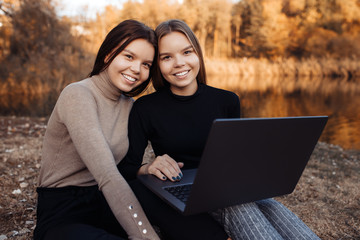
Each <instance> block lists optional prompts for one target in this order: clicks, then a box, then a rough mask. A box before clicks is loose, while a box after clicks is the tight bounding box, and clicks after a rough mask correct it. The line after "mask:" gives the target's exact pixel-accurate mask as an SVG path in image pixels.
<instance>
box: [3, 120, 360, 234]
mask: <svg viewBox="0 0 360 240" xmlns="http://www.w3.org/2000/svg"><path fill="white" fill-rule="evenodd" d="M46 121H47V120H46V119H45V118H19V117H17V118H16V117H0V183H1V185H0V192H1V200H0V240H4V239H32V232H33V229H34V228H35V225H36V192H35V189H36V182H37V175H38V172H39V168H40V158H41V145H42V140H43V135H44V132H45V130H46ZM148 156H151V152H148ZM277 200H279V201H281V202H282V203H284V204H285V205H286V206H287V207H288V208H289V209H291V210H292V211H293V212H295V213H296V214H297V215H298V216H299V217H300V218H301V219H302V220H303V221H304V222H305V223H306V224H307V225H308V226H309V227H310V228H311V229H312V230H313V231H314V232H315V233H316V234H317V235H318V236H319V237H320V238H321V239H342V240H346V239H360V151H354V150H353V151H351V150H343V149H342V148H341V147H339V146H334V145H329V144H326V143H321V142H319V143H318V145H317V147H316V148H315V150H314V153H313V155H312V157H311V159H310V161H309V164H308V165H307V167H306V169H305V171H304V173H303V175H302V177H301V179H300V182H299V184H298V185H297V187H296V189H295V191H294V192H293V193H292V194H290V195H287V196H284V197H279V198H277Z"/></svg>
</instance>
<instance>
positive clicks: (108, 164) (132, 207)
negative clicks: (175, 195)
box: [58, 85, 159, 239]
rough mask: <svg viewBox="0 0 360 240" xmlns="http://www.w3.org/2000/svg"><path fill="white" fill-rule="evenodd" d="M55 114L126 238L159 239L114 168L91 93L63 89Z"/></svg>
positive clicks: (78, 88) (73, 88)
mask: <svg viewBox="0 0 360 240" xmlns="http://www.w3.org/2000/svg"><path fill="white" fill-rule="evenodd" d="M58 111H59V116H60V118H61V121H62V122H63V123H64V124H65V126H66V128H67V129H68V132H69V134H70V137H71V140H72V141H73V144H74V145H75V148H76V150H77V152H78V154H79V155H80V157H81V159H82V160H83V162H84V164H85V165H86V167H87V169H88V170H89V171H90V173H91V174H92V175H93V177H94V179H95V180H96V182H97V183H98V186H99V189H100V190H101V191H102V192H103V194H104V196H105V198H106V200H107V202H108V204H109V206H110V208H111V210H112V211H113V213H114V215H115V217H116V218H117V220H118V221H119V223H120V224H121V226H122V227H123V228H124V229H125V231H126V232H127V234H128V235H129V239H159V238H158V236H157V235H156V233H155V231H154V230H153V228H152V226H151V224H150V223H149V221H148V220H147V218H146V216H145V213H144V212H143V210H142V208H141V206H140V203H139V202H138V200H137V199H136V197H135V195H134V193H133V192H132V190H131V188H130V187H129V185H128V184H127V182H126V181H125V179H124V178H123V177H122V176H121V174H120V173H119V171H118V170H117V168H116V164H115V159H114V156H113V154H112V152H111V149H110V147H109V146H108V144H107V141H106V139H105V136H104V135H103V132H102V129H101V127H100V122H99V118H98V109H97V107H96V102H95V99H94V97H93V96H92V94H91V92H90V91H89V90H88V89H87V88H85V87H83V86H81V85H73V86H72V87H67V88H65V89H64V91H63V93H62V94H61V96H60V98H59V100H58Z"/></svg>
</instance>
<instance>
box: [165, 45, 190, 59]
mask: <svg viewBox="0 0 360 240" xmlns="http://www.w3.org/2000/svg"><path fill="white" fill-rule="evenodd" d="M190 48H193V46H192V45H189V46H187V47H184V48H183V49H181V51H182V52H183V51H185V50H188V49H190ZM163 55H169V53H167V52H164V53H159V57H161V56H163Z"/></svg>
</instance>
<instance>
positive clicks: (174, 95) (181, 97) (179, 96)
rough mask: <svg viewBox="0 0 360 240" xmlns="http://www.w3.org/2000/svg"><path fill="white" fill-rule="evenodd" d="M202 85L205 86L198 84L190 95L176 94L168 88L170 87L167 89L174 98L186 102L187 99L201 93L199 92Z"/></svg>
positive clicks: (189, 99) (201, 89) (202, 87)
mask: <svg viewBox="0 0 360 240" xmlns="http://www.w3.org/2000/svg"><path fill="white" fill-rule="evenodd" d="M204 86H205V85H204V84H198V89H197V90H196V92H195V93H194V94H193V95H190V96H181V95H176V94H174V93H173V92H172V91H171V90H170V88H168V89H167V91H168V93H169V94H170V95H171V96H172V97H173V98H174V99H176V100H178V101H183V102H187V101H191V100H192V99H194V98H196V97H197V96H199V95H200V94H201V92H202V91H203V90H204Z"/></svg>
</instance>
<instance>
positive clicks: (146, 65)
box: [143, 63, 151, 68]
mask: <svg viewBox="0 0 360 240" xmlns="http://www.w3.org/2000/svg"><path fill="white" fill-rule="evenodd" d="M143 65H144V66H145V67H146V68H151V64H150V63H143Z"/></svg>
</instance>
